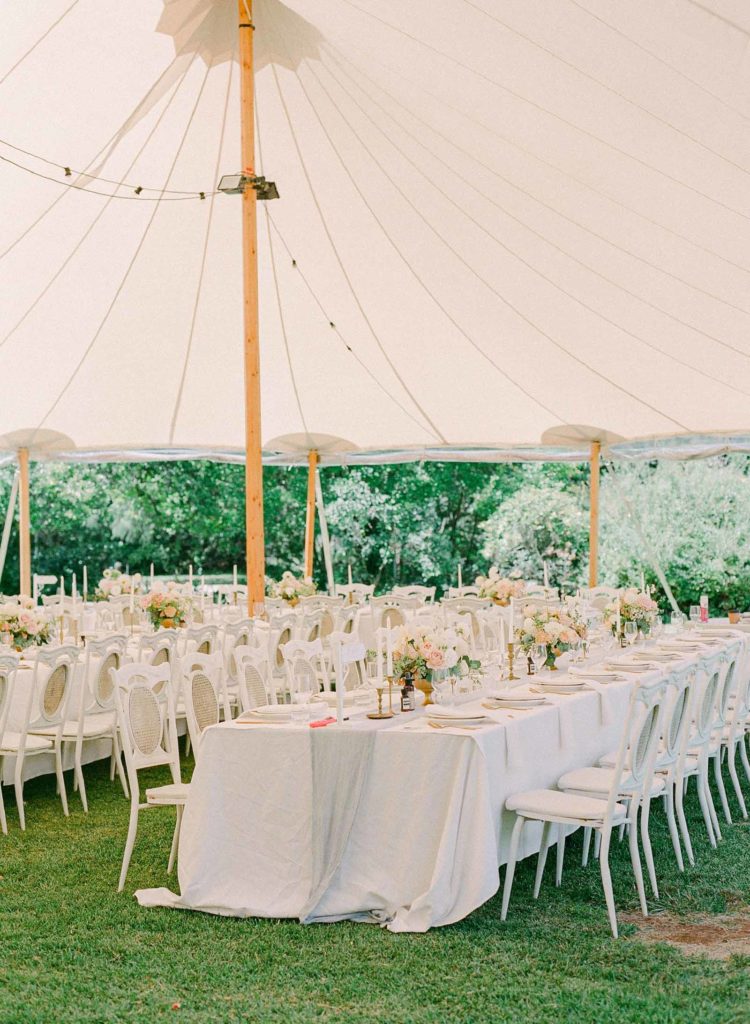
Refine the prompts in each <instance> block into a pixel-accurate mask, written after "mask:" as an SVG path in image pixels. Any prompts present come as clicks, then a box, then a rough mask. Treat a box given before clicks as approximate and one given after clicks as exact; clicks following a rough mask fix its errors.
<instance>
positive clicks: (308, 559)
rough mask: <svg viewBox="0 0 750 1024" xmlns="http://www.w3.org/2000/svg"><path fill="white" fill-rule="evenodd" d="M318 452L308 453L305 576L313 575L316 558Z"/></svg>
mask: <svg viewBox="0 0 750 1024" xmlns="http://www.w3.org/2000/svg"><path fill="white" fill-rule="evenodd" d="M317 468H318V453H317V452H316V451H311V452H308V455H307V517H306V518H305V576H312V574H313V562H314V559H315V472H316V470H317Z"/></svg>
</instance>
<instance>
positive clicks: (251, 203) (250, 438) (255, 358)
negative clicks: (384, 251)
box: [238, 0, 265, 614]
mask: <svg viewBox="0 0 750 1024" xmlns="http://www.w3.org/2000/svg"><path fill="white" fill-rule="evenodd" d="M238 11H239V44H240V51H239V53H240V120H241V127H242V136H241V157H242V173H243V174H245V175H247V176H248V177H249V176H253V175H254V174H255V130H254V100H255V97H254V87H255V81H254V69H253V31H254V28H253V24H252V13H253V0H238ZM257 201H258V198H257V194H256V192H255V189H253V188H248V187H246V188H245V190H244V192H243V195H242V279H243V297H244V318H245V330H244V352H245V551H246V557H247V606H248V613H249V614H252V611H253V605H254V604H255V603H256V602H262V601H263V599H264V596H265V552H264V537H263V463H262V461H261V433H260V431H261V426H260V349H259V339H258V229H257V221H256V217H257V208H256V207H257Z"/></svg>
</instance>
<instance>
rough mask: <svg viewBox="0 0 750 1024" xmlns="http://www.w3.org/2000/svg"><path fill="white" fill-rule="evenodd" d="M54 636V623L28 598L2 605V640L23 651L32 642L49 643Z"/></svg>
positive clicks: (0, 628) (0, 618)
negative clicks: (18, 602) (16, 602)
mask: <svg viewBox="0 0 750 1024" xmlns="http://www.w3.org/2000/svg"><path fill="white" fill-rule="evenodd" d="M51 638H52V624H51V623H50V621H49V620H48V619H47V618H46V617H45V616H44V614H43V612H42V609H41V608H37V607H36V605H35V604H34V602H33V601H32V600H31V599H30V598H28V597H24V598H21V603H20V604H12V603H8V604H3V605H0V640H2V642H3V643H4V644H8V645H10V646H11V647H15V649H16V650H17V651H22V650H23V649H24V648H25V647H30V646H31V645H32V644H48V643H49V642H50V639H51Z"/></svg>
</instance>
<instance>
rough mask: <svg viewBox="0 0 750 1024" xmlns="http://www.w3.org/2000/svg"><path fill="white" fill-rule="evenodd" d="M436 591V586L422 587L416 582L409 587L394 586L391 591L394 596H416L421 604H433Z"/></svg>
mask: <svg viewBox="0 0 750 1024" xmlns="http://www.w3.org/2000/svg"><path fill="white" fill-rule="evenodd" d="M436 592H437V587H424V586H421V585H417V584H414V585H413V586H410V587H406V586H404V587H394V588H393V590H392V591H391V593H392V594H393V595H394V596H395V597H416V598H419V600H420V601H421V602H422V603H423V604H433V603H434V601H435V593H436Z"/></svg>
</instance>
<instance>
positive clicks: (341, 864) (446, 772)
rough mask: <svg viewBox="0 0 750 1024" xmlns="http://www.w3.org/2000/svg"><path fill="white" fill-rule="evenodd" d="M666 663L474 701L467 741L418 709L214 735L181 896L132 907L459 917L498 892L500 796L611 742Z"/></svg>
mask: <svg viewBox="0 0 750 1024" xmlns="http://www.w3.org/2000/svg"><path fill="white" fill-rule="evenodd" d="M735 639H736V638H735ZM746 639H747V638H746ZM727 642H729V640H727ZM693 657H696V655H688V656H686V658H685V659H684V660H685V661H686V660H689V659H690V658H693ZM676 664H677V663H675V662H673V663H671V665H669V666H667V665H664V666H661V667H660V668H659V669H658V670H652V671H650V672H644V673H639V674H638V675H637V676H636V675H628V676H627V678H626V679H625V681H623V682H613V683H610V684H607V685H606V686H602V685H600V686H599V687H598V689H596V690H591V689H586V690H583V691H581V692H578V693H575V694H573V695H569V696H563V695H554V696H550V698H549V700H550V701H551V702H552V703H550V704H549V705H547V706H544V707H540V708H537V709H534V710H529V711H505V710H502V711H488V710H486V709H483V708H482V707H481V698H478V699H476V700H472V701H470V702H469V703H468V704H467V705H466V707H467V710H469V709H471V708H479V709H481V710H482V711H484V712H485V713H486V714H487V715H488V716H489V717H490V718H492V719H493V720H494V723H493V724H491V725H488V726H486V727H484V728H482V729H479V730H476V731H471V732H469V731H459V730H458V729H449V728H447V729H441V730H434V729H432V728H430V727H428V726H427V723H426V721H425V719H424V717H423V714H422V713H421V712H420V711H417V712H416V713H411V714H408V715H397V716H396V718H395V719H392V720H390V721H387V722H375V721H372V720H369V719H367V718H366V717H363V718H357V717H356V715H355V714H354V713H352V717H351V720H350V721H349V722H347V723H345V724H344V725H342V726H329V727H327V728H324V729H310V728H308V727H307V726H299V725H289V726H286V725H267V726H266V725H250V726H247V725H246V726H242V725H239V724H235V723H224V724H222V725H219V726H216V727H213V728H211V729H210V730H208V731H207V732H206V734H205V736H204V739H203V742H202V745H201V751H200V757H199V760H198V764H197V766H196V769H195V773H194V775H193V780H192V785H191V792H190V797H189V800H188V803H187V807H186V810H185V815H184V819H183V827H182V836H181V841H180V853H179V883H180V892H181V895H180V896H177V895H175V894H173V893H172V892H170V891H169V890H168V889H163V888H162V889H152V890H141V891H139V892H137V893H136V897H137V898H138V900H139V902H140V903H141V904H142V905H143V906H169V907H176V908H184V909H192V910H202V911H206V912H209V913H214V914H223V915H231V916H237V917H249V916H258V917H294V918H298V919H300V920H301V921H303V922H314V921H335V920H341V919H344V918H352V919H355V920H365V921H372V922H378V923H380V924H382V925H385V926H386V927H387V928H389V929H390V930H391V931H413V932H423V931H426V930H427V929H428V928H432V927H435V926H437V925H446V924H451V923H452V922H455V921H458V920H460V919H461V918H463V917H465V916H466V915H467V914H469V913H470V912H471V911H472V910H474V909H476V908H477V907H479V906H480V905H481V904H482V903H484V902H485V901H486V900H488V899H489V898H490V897H491V896H492V895H493V894H494V893H495V892H496V891H497V889H498V886H499V873H498V865H501V864H503V863H505V861H506V853H507V846H508V842H509V838H510V831H511V827H512V823H513V815H512V814H511V813H509V812H506V811H505V810H504V806H505V801H506V800H507V798H508V797H509V796H511V795H512V794H514V793H517V792H520V791H521V790H524V789H530V788H537V787H546V786H553V785H554V784H555V783H556V781H557V779H558V778H559V777H560V775H562V774H563V773H564V772H566V771H568V770H570V769H572V768H578V767H583V766H586V765H590V764H594V763H595V762H596V760H597V759H598V758H599V757H601V756H602V755H603V754H605V753H606V752H608V751H609V750H611V749H613V748H615V747H616V745H617V743H618V741H619V736H620V731H621V726H622V722H623V717H624V714H625V709H626V706H627V702H628V697H629V693H630V687H631V685H632V682H633V681H634V680H635V679H639V680H641V681H643V680H648V679H649V678H653V679H654V680H656V679H658V678H659V676H660V674H661V673H662V672H663V671H664V672H665V671H669V670H670V669H671V668H672V667H674V666H675V665H676ZM559 678H561V679H562V678H564V676H563V673H562V672H561V673H560V677H559ZM540 839H541V827H538V828H534V827H533V826H530V827H528V828H527V829H525V830H524V847H523V849H522V851H521V852H520V855H521V856H529V855H531V854H533V853H536V852H537V851H538V849H539V844H540Z"/></svg>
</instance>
